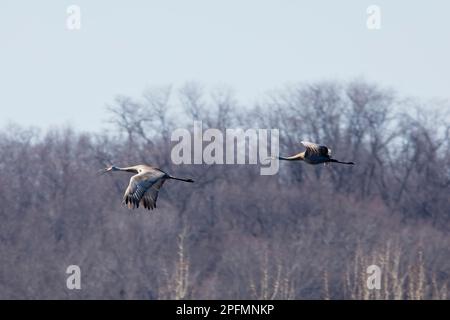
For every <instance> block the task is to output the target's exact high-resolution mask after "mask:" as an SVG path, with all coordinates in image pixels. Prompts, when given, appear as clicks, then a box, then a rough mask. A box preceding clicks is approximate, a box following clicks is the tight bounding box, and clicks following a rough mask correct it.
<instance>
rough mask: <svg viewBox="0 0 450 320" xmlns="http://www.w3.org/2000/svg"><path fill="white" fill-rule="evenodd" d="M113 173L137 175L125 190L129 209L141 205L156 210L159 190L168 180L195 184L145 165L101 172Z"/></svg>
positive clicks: (131, 179)
mask: <svg viewBox="0 0 450 320" xmlns="http://www.w3.org/2000/svg"><path fill="white" fill-rule="evenodd" d="M112 171H125V172H132V173H135V175H134V176H132V177H131V178H130V183H129V184H128V187H127V189H126V190H125V194H124V195H123V199H122V203H123V204H125V205H126V206H127V207H128V208H129V209H134V208H139V204H142V205H143V206H144V208H146V209H148V210H153V209H154V208H156V200H157V199H158V193H159V190H160V189H161V187H162V186H163V184H164V182H165V181H166V180H169V179H171V180H179V181H184V182H191V183H192V182H194V181H193V180H192V179H182V178H176V177H173V176H171V175H169V174H168V173H166V172H164V171H162V170H161V169H158V168H155V167H152V166H148V165H143V164H141V165H137V166H132V167H126V168H120V167H115V166H111V167H108V168H105V169H103V170H101V171H100V173H106V172H112Z"/></svg>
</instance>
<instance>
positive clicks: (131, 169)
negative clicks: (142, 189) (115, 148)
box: [116, 167, 138, 173]
mask: <svg viewBox="0 0 450 320" xmlns="http://www.w3.org/2000/svg"><path fill="white" fill-rule="evenodd" d="M116 169H117V170H118V171H125V172H131V173H138V169H137V168H136V167H125V168H120V167H116Z"/></svg>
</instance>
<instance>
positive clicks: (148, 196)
mask: <svg viewBox="0 0 450 320" xmlns="http://www.w3.org/2000/svg"><path fill="white" fill-rule="evenodd" d="M164 181H166V180H165V179H160V180H158V181H156V182H155V183H154V184H153V185H152V186H151V187H150V188H149V189H148V190H147V192H146V193H145V194H144V196H143V197H142V200H141V202H142V204H143V205H144V208H146V209H148V210H153V209H155V208H156V200H158V194H159V190H160V189H161V187H162V186H163V184H164Z"/></svg>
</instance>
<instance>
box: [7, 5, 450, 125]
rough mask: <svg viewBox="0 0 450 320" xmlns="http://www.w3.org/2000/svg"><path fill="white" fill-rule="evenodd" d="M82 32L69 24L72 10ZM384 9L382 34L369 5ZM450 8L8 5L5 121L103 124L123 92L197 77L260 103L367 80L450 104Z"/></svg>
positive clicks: (137, 91) (209, 84) (416, 6)
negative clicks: (288, 91) (336, 82)
mask: <svg viewBox="0 0 450 320" xmlns="http://www.w3.org/2000/svg"><path fill="white" fill-rule="evenodd" d="M71 4H76V5H79V6H80V8H81V30H79V31H69V30H67V28H66V19H67V13H66V9H67V7H68V6H69V5H71ZM371 4H376V5H379V6H380V7H381V30H376V31H371V30H368V29H367V27H366V19H367V14H366V9H367V7H368V6H369V5H371ZM449 14H450V1H444V0H442V1H438V0H434V1H414V2H413V1H406V0H401V1H400V0H396V1H392V0H389V1H388V0H385V1H364V0H352V1H332V0H328V1H323V0H322V1H300V0H281V1H280V0H277V1H275V0H271V1H268V0H265V1H263V0H245V1H243V0H240V1H238V0H226V1H225V0H220V1H218V0H190V1H182V0H178V1H174V0H172V1H167V0H165V1H137V0H136V1H106V0H101V1H100V0H96V1H92V0H89V1H88V0H84V1H81V0H72V1H55V0H54V1H51V0H41V1H31V0H29V1H22V0H1V2H0V87H1V89H0V115H1V117H0V126H3V125H5V124H7V123H8V122H11V121H12V122H16V123H19V124H23V125H38V126H41V127H48V126H51V125H66V124H71V125H73V126H74V127H76V128H80V129H83V130H100V129H101V128H102V127H104V125H105V124H104V121H103V120H104V119H105V118H106V117H107V116H106V115H105V105H106V104H107V103H110V102H112V101H113V99H114V97H115V96H116V95H117V94H127V95H132V96H135V97H138V96H139V95H140V94H141V93H142V91H143V90H144V89H145V88H147V87H149V86H152V85H165V84H174V85H175V86H179V85H181V84H183V83H184V82H185V81H191V80H194V81H198V82H201V83H203V84H205V85H206V88H211V87H215V86H218V85H221V84H227V85H229V86H232V87H233V88H234V89H235V90H236V93H237V95H238V97H239V98H240V99H241V100H242V101H245V102H252V101H254V100H256V99H257V98H258V97H260V96H261V94H263V93H264V92H266V91H267V90H270V89H273V88H277V87H281V86H282V85H283V84H285V83H289V82H297V81H314V80H329V79H343V80H351V79H352V78H354V77H359V76H364V77H365V78H366V79H367V80H370V81H375V82H378V83H379V84H381V85H386V86H392V87H393V88H394V89H396V90H397V91H399V92H400V93H401V94H404V95H413V96H418V97H422V98H433V97H439V98H445V99H448V98H449V97H450V94H449V88H450V63H449V57H450V19H449Z"/></svg>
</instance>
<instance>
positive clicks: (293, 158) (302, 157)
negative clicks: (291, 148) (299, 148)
mask: <svg viewBox="0 0 450 320" xmlns="http://www.w3.org/2000/svg"><path fill="white" fill-rule="evenodd" d="M278 159H280V160H288V161H298V160H305V154H304V153H303V152H301V153H299V154H296V155H294V156H290V157H282V156H279V157H278Z"/></svg>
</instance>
